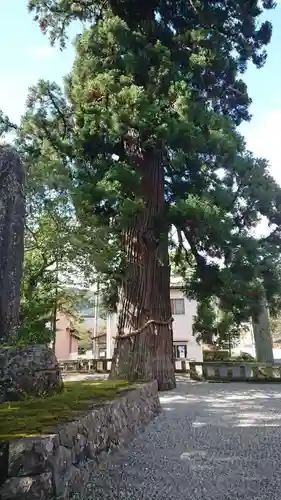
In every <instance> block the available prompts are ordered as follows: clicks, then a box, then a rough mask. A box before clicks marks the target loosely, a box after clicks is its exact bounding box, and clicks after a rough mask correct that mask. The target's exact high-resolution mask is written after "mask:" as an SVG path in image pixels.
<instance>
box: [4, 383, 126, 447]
mask: <svg viewBox="0 0 281 500" xmlns="http://www.w3.org/2000/svg"><path fill="white" fill-rule="evenodd" d="M129 387H130V386H129V384H128V382H126V381H108V380H91V381H89V380H88V381H86V380H85V381H84V380H83V381H79V382H77V381H75V382H65V384H64V389H63V391H62V392H61V393H60V394H56V395H54V396H45V397H40V398H27V399H25V400H24V401H15V402H6V403H1V404H0V442H1V441H2V442H3V441H7V440H9V439H15V438H21V437H29V436H37V435H42V434H47V433H48V432H52V429H53V428H54V426H57V425H59V424H62V423H64V422H70V421H72V420H75V419H77V418H78V417H79V416H81V415H83V414H86V413H87V411H89V410H90V408H92V407H93V406H94V405H96V404H101V403H103V402H105V401H108V400H112V399H116V398H118V397H119V396H120V394H121V392H122V390H124V389H128V388H129Z"/></svg>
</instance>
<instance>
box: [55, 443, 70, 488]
mask: <svg viewBox="0 0 281 500" xmlns="http://www.w3.org/2000/svg"><path fill="white" fill-rule="evenodd" d="M50 463H51V465H52V470H53V482H54V486H55V492H56V496H57V497H58V498H60V497H63V496H64V492H65V488H66V484H67V482H68V481H69V480H70V476H71V471H72V452H71V450H70V449H68V448H65V447H64V446H59V447H58V448H57V450H56V452H55V454H54V455H53V457H52V458H50Z"/></svg>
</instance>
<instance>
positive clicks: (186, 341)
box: [170, 288, 203, 362]
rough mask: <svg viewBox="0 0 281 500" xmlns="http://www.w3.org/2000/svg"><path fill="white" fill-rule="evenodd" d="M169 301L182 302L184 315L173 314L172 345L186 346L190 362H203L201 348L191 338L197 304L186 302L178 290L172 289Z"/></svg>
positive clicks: (193, 301)
mask: <svg viewBox="0 0 281 500" xmlns="http://www.w3.org/2000/svg"><path fill="white" fill-rule="evenodd" d="M170 297H171V299H183V300H184V314H173V318H174V321H173V341H174V345H186V347H187V359H189V360H190V361H192V360H193V361H198V362H202V361H203V350H202V346H201V345H200V344H198V343H197V342H196V338H195V337H194V336H193V334H192V332H193V330H192V325H193V318H194V316H196V313H197V302H196V301H195V300H188V299H187V298H186V297H185V296H184V295H183V292H182V291H181V290H180V289H177V288H172V289H171V291H170Z"/></svg>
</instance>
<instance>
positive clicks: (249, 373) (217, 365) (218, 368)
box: [189, 361, 281, 382]
mask: <svg viewBox="0 0 281 500" xmlns="http://www.w3.org/2000/svg"><path fill="white" fill-rule="evenodd" d="M189 366H190V378H191V379H194V380H198V378H199V379H200V378H202V379H203V380H210V381H216V382H231V381H240V382H242V381H244V382H245V381H251V382H263V381H264V382H281V364H279V363H273V364H267V363H258V362H257V361H204V362H203V363H197V362H190V363H189Z"/></svg>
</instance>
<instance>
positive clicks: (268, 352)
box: [252, 300, 274, 363]
mask: <svg viewBox="0 0 281 500" xmlns="http://www.w3.org/2000/svg"><path fill="white" fill-rule="evenodd" d="M252 323H253V331H254V339H255V348H256V358H257V361H260V362H262V363H273V362H274V357H273V348H272V338H271V333H270V324H269V315H268V308H267V305H266V301H265V300H263V301H262V303H261V306H260V312H259V315H258V316H257V317H253V318H252Z"/></svg>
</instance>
